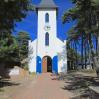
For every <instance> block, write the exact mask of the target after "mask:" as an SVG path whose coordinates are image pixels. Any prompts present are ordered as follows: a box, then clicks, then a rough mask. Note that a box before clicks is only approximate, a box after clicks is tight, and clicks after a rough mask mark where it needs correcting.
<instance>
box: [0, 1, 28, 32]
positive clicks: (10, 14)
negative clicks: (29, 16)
mask: <svg viewBox="0 0 99 99" xmlns="http://www.w3.org/2000/svg"><path fill="white" fill-rule="evenodd" d="M28 6H29V0H0V33H1V32H2V31H5V30H7V31H10V30H11V29H13V28H14V25H15V22H20V21H21V20H22V18H24V17H25V16H26V12H27V11H28Z"/></svg>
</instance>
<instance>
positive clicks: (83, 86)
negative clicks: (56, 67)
mask: <svg viewBox="0 0 99 99" xmlns="http://www.w3.org/2000/svg"><path fill="white" fill-rule="evenodd" d="M52 80H63V81H64V82H65V83H66V85H65V86H63V87H62V89H63V90H69V91H71V92H73V93H74V94H75V96H74V97H72V98H71V99H89V98H88V97H89V95H90V91H89V86H96V87H99V79H98V78H96V77H91V76H84V75H82V74H76V73H69V74H61V75H59V76H57V77H56V78H53V79H52Z"/></svg>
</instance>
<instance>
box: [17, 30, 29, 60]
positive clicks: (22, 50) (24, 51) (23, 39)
mask: <svg viewBox="0 0 99 99" xmlns="http://www.w3.org/2000/svg"><path fill="white" fill-rule="evenodd" d="M28 40H30V36H29V34H28V33H26V32H23V31H22V32H19V33H18V35H17V42H18V46H19V56H20V60H21V61H22V60H23V59H25V58H27V57H28Z"/></svg>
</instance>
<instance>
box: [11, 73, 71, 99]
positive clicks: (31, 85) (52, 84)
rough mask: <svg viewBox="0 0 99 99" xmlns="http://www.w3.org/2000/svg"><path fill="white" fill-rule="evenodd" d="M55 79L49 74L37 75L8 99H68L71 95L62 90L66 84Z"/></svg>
mask: <svg viewBox="0 0 99 99" xmlns="http://www.w3.org/2000/svg"><path fill="white" fill-rule="evenodd" d="M56 78H57V76H54V75H52V74H50V73H49V74H48V73H47V74H41V75H38V76H36V78H35V80H31V81H30V82H28V83H27V85H25V86H24V87H20V89H19V90H17V91H16V94H13V95H11V96H10V98H9V99H70V97H71V96H72V93H70V92H68V91H67V90H64V89H62V88H63V87H64V85H66V84H65V83H64V82H63V81H58V80H56Z"/></svg>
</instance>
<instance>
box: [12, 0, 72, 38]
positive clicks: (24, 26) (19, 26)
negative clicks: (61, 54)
mask: <svg viewBox="0 0 99 99" xmlns="http://www.w3.org/2000/svg"><path fill="white" fill-rule="evenodd" d="M40 1H41V0H32V3H33V4H34V5H39V3H40ZM53 1H54V2H55V4H56V5H57V6H58V18H57V36H58V38H60V39H61V40H66V39H67V32H68V31H69V29H70V28H71V27H72V25H73V23H66V24H62V16H63V14H64V13H65V12H66V11H67V10H68V9H70V8H71V7H73V5H72V3H71V0H53ZM20 31H26V32H28V33H29V34H30V37H31V39H32V40H35V39H36V37H37V13H36V12H35V11H28V13H27V16H26V18H24V19H23V20H22V21H21V22H19V23H16V26H15V29H14V34H15V35H16V34H17V33H18V32H20Z"/></svg>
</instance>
